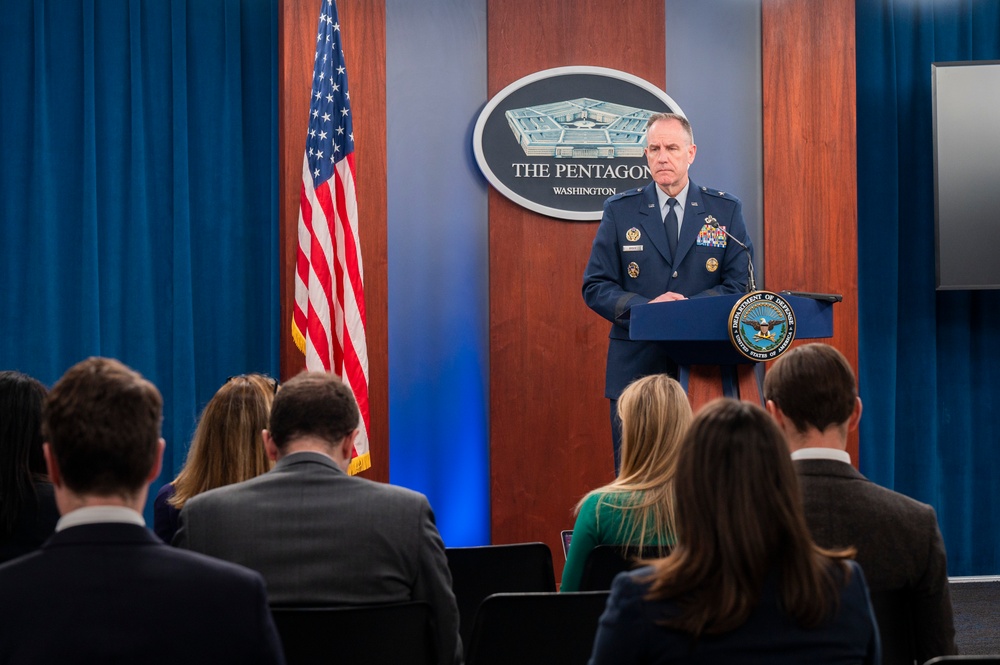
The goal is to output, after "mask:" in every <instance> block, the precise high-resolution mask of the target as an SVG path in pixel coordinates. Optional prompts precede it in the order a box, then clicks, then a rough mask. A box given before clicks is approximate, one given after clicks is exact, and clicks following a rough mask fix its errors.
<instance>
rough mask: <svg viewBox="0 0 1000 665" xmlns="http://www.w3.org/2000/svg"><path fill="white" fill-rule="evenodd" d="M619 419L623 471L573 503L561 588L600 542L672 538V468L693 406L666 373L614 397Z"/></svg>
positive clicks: (576, 582) (567, 587) (576, 580)
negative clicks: (573, 523)
mask: <svg viewBox="0 0 1000 665" xmlns="http://www.w3.org/2000/svg"><path fill="white" fill-rule="evenodd" d="M618 417H619V419H620V420H621V423H622V447H621V454H622V459H621V471H620V472H619V474H618V478H616V479H615V480H614V482H612V483H611V484H610V485H605V486H604V487H600V488H598V489H596V490H593V491H592V492H590V493H589V494H587V495H586V496H585V497H584V498H583V500H582V501H580V503H579V504H578V505H577V517H576V525H575V526H574V527H573V540H572V541H571V542H570V547H569V553H568V556H567V557H566V567H565V568H564V569H563V577H562V585H561V586H560V590H562V591H577V590H579V588H580V578H581V575H582V574H583V566H584V563H585V562H586V560H587V556H588V555H589V554H590V552H591V550H593V549H594V548H595V547H597V546H598V545H604V544H611V545H632V546H635V547H637V548H643V547H646V546H647V545H663V546H665V547H664V548H663V554H666V553H667V551H668V549H669V546H670V545H672V544H673V542H674V485H673V478H674V472H675V471H676V469H677V451H678V448H679V444H680V441H681V438H682V437H683V436H684V432H685V431H686V430H687V427H688V425H689V424H690V422H691V405H690V403H689V402H688V398H687V395H686V394H685V393H684V389H683V388H681V384H679V383H677V381H675V380H674V379H671V378H670V377H669V376H667V375H666V374H654V375H652V376H647V377H643V378H641V379H638V380H636V381H634V382H633V383H632V384H630V385H629V386H628V387H627V388H625V390H624V391H623V392H622V394H621V396H620V397H619V398H618Z"/></svg>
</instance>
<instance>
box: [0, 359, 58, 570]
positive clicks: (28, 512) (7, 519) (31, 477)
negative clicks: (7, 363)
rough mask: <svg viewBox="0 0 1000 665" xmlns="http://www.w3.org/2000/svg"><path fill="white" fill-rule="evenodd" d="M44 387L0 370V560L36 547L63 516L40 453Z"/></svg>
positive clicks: (16, 555) (13, 556)
mask: <svg viewBox="0 0 1000 665" xmlns="http://www.w3.org/2000/svg"><path fill="white" fill-rule="evenodd" d="M43 399H45V386H43V385H42V384H41V383H40V382H38V381H37V380H35V379H33V378H31V377H30V376H28V375H26V374H21V373H20V372H0V563H2V562H4V561H10V560H11V559H14V558H17V557H19V556H21V555H22V554H26V553H28V552H30V551H32V550H35V549H38V547H39V546H40V545H41V544H42V543H43V542H44V541H45V539H46V538H48V537H49V536H51V535H52V532H53V531H54V530H55V528H56V521H57V520H58V519H59V511H58V510H57V509H56V499H55V495H54V494H53V493H52V484H51V483H50V482H48V479H47V478H46V476H45V459H44V458H43V457H42V400H43Z"/></svg>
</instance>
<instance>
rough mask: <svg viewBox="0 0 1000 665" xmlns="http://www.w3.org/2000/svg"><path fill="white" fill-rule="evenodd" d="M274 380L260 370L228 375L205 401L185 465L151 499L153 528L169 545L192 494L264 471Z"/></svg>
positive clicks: (235, 481)
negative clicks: (264, 434) (260, 372)
mask: <svg viewBox="0 0 1000 665" xmlns="http://www.w3.org/2000/svg"><path fill="white" fill-rule="evenodd" d="M277 391H278V382H277V381H276V380H275V379H273V378H271V377H269V376H266V375H264V374H241V375H240V376H234V377H230V378H229V380H228V381H226V383H225V384H224V385H223V386H222V387H221V388H219V391H218V392H217V393H215V396H214V397H212V399H211V400H209V402H208V404H207V405H206V406H205V410H204V411H202V414H201V420H200V421H199V422H198V427H197V429H195V432H194V438H193V439H192V440H191V448H190V449H189V450H188V457H187V461H186V462H185V463H184V468H183V469H181V472H180V473H179V474H177V477H176V478H175V479H174V481H173V482H172V483H169V484H167V485H164V486H163V487H161V488H160V491H159V492H158V493H157V495H156V499H155V500H154V502H153V531H155V532H156V535H158V536H159V537H160V538H162V539H163V541H164V542H166V543H169V542H170V541H171V540H172V539H173V537H174V533H176V532H177V527H178V517H179V515H180V511H181V509H182V508H183V507H184V504H185V503H186V502H187V501H188V499H190V498H191V497H193V496H197V495H198V494H201V493H202V492H204V491H206V490H210V489H214V488H216V487H222V486H223V485H231V484H233V483H238V482H241V481H244V480H248V479H250V478H253V477H255V476H259V475H260V474H262V473H264V472H265V471H268V470H269V469H270V468H271V466H272V465H273V462H272V461H271V460H269V459H268V458H267V453H266V452H265V450H264V440H263V438H262V437H261V432H262V431H263V430H264V429H266V428H267V420H268V417H269V416H270V414H271V402H273V401H274V395H275V393H276V392H277Z"/></svg>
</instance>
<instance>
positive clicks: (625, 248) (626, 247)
mask: <svg viewBox="0 0 1000 665" xmlns="http://www.w3.org/2000/svg"><path fill="white" fill-rule="evenodd" d="M622 251H623V252H641V251H642V245H622Z"/></svg>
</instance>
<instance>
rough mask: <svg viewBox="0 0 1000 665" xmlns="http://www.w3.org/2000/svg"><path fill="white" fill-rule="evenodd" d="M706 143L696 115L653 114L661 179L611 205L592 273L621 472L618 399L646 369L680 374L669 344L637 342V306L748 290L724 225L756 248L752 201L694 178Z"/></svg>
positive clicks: (654, 166)
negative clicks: (632, 319)
mask: <svg viewBox="0 0 1000 665" xmlns="http://www.w3.org/2000/svg"><path fill="white" fill-rule="evenodd" d="M697 149H698V147H697V146H696V145H695V144H694V135H693V133H692V130H691V124H690V123H689V122H688V120H687V118H685V117H684V116H681V115H675V114H672V113H656V114H653V115H652V116H650V118H649V120H648V122H647V124H646V148H645V152H646V161H647V162H648V164H649V170H650V172H651V174H652V176H653V182H651V183H650V184H649V185H647V186H646V187H643V188H641V189H631V190H629V191H627V192H623V193H621V194H618V195H616V196H612V197H611V198H610V199H608V200H607V201H606V202H605V203H604V216H603V218H602V219H601V224H600V226H599V227H598V228H597V235H596V236H595V237H594V244H593V247H592V249H591V252H590V260H589V261H588V262H587V268H586V270H585V271H584V275H583V298H584V300H585V301H586V303H587V305H588V306H589V307H590V308H591V309H593V310H594V311H595V312H597V313H598V314H600V315H601V316H603V317H604V318H605V319H607V320H608V321H610V322H611V324H612V325H611V333H610V334H609V337H610V340H609V342H608V361H607V372H606V374H605V377H606V378H605V385H604V396H605V397H607V398H609V399H610V400H611V424H612V432H613V434H614V440H613V444H614V453H615V470H616V471H617V469H618V464H619V448H620V429H619V428H620V425H619V423H618V422H617V417H616V413H615V411H616V403H617V400H618V396H619V395H620V394H621V392H622V390H624V389H625V386H627V385H628V384H629V383H631V382H632V381H634V380H635V379H637V378H639V377H641V376H646V375H648V374H658V373H667V374H670V375H672V376H676V375H677V367H676V365H675V364H674V363H673V361H671V360H670V357H669V355H668V353H667V348H666V346H665V345H664V344H662V343H660V342H642V341H632V340H630V339H629V310H630V309H631V308H632V307H633V306H635V305H643V304H646V303H649V302H669V301H673V300H683V299H685V298H691V297H698V296H707V295H722V294H727V293H742V292H744V291H746V287H747V261H748V256H747V253H746V252H745V251H744V250H743V249H742V248H741V247H740V246H739V245H738V244H736V243H735V242H732V241H731V240H730V239H729V238H728V237H727V236H726V234H725V232H724V231H723V230H725V231H728V232H729V233H730V234H731V235H732V236H734V237H736V238H739V239H740V240H741V241H742V242H743V243H744V244H745V245H746V246H747V247H748V248H751V249H752V243H751V242H750V238H749V236H748V234H747V229H746V224H745V223H744V221H743V206H742V204H741V203H740V200H739V199H737V198H736V197H735V196H733V195H732V194H727V193H725V192H720V191H718V190H715V189H711V188H709V187H699V186H697V185H695V184H694V183H693V182H691V180H690V178H689V177H688V167H689V166H690V164H691V163H692V162H693V161H694V157H695V153H696V152H697ZM715 223H718V228H715V226H714V224H715ZM678 234H679V235H678Z"/></svg>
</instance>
